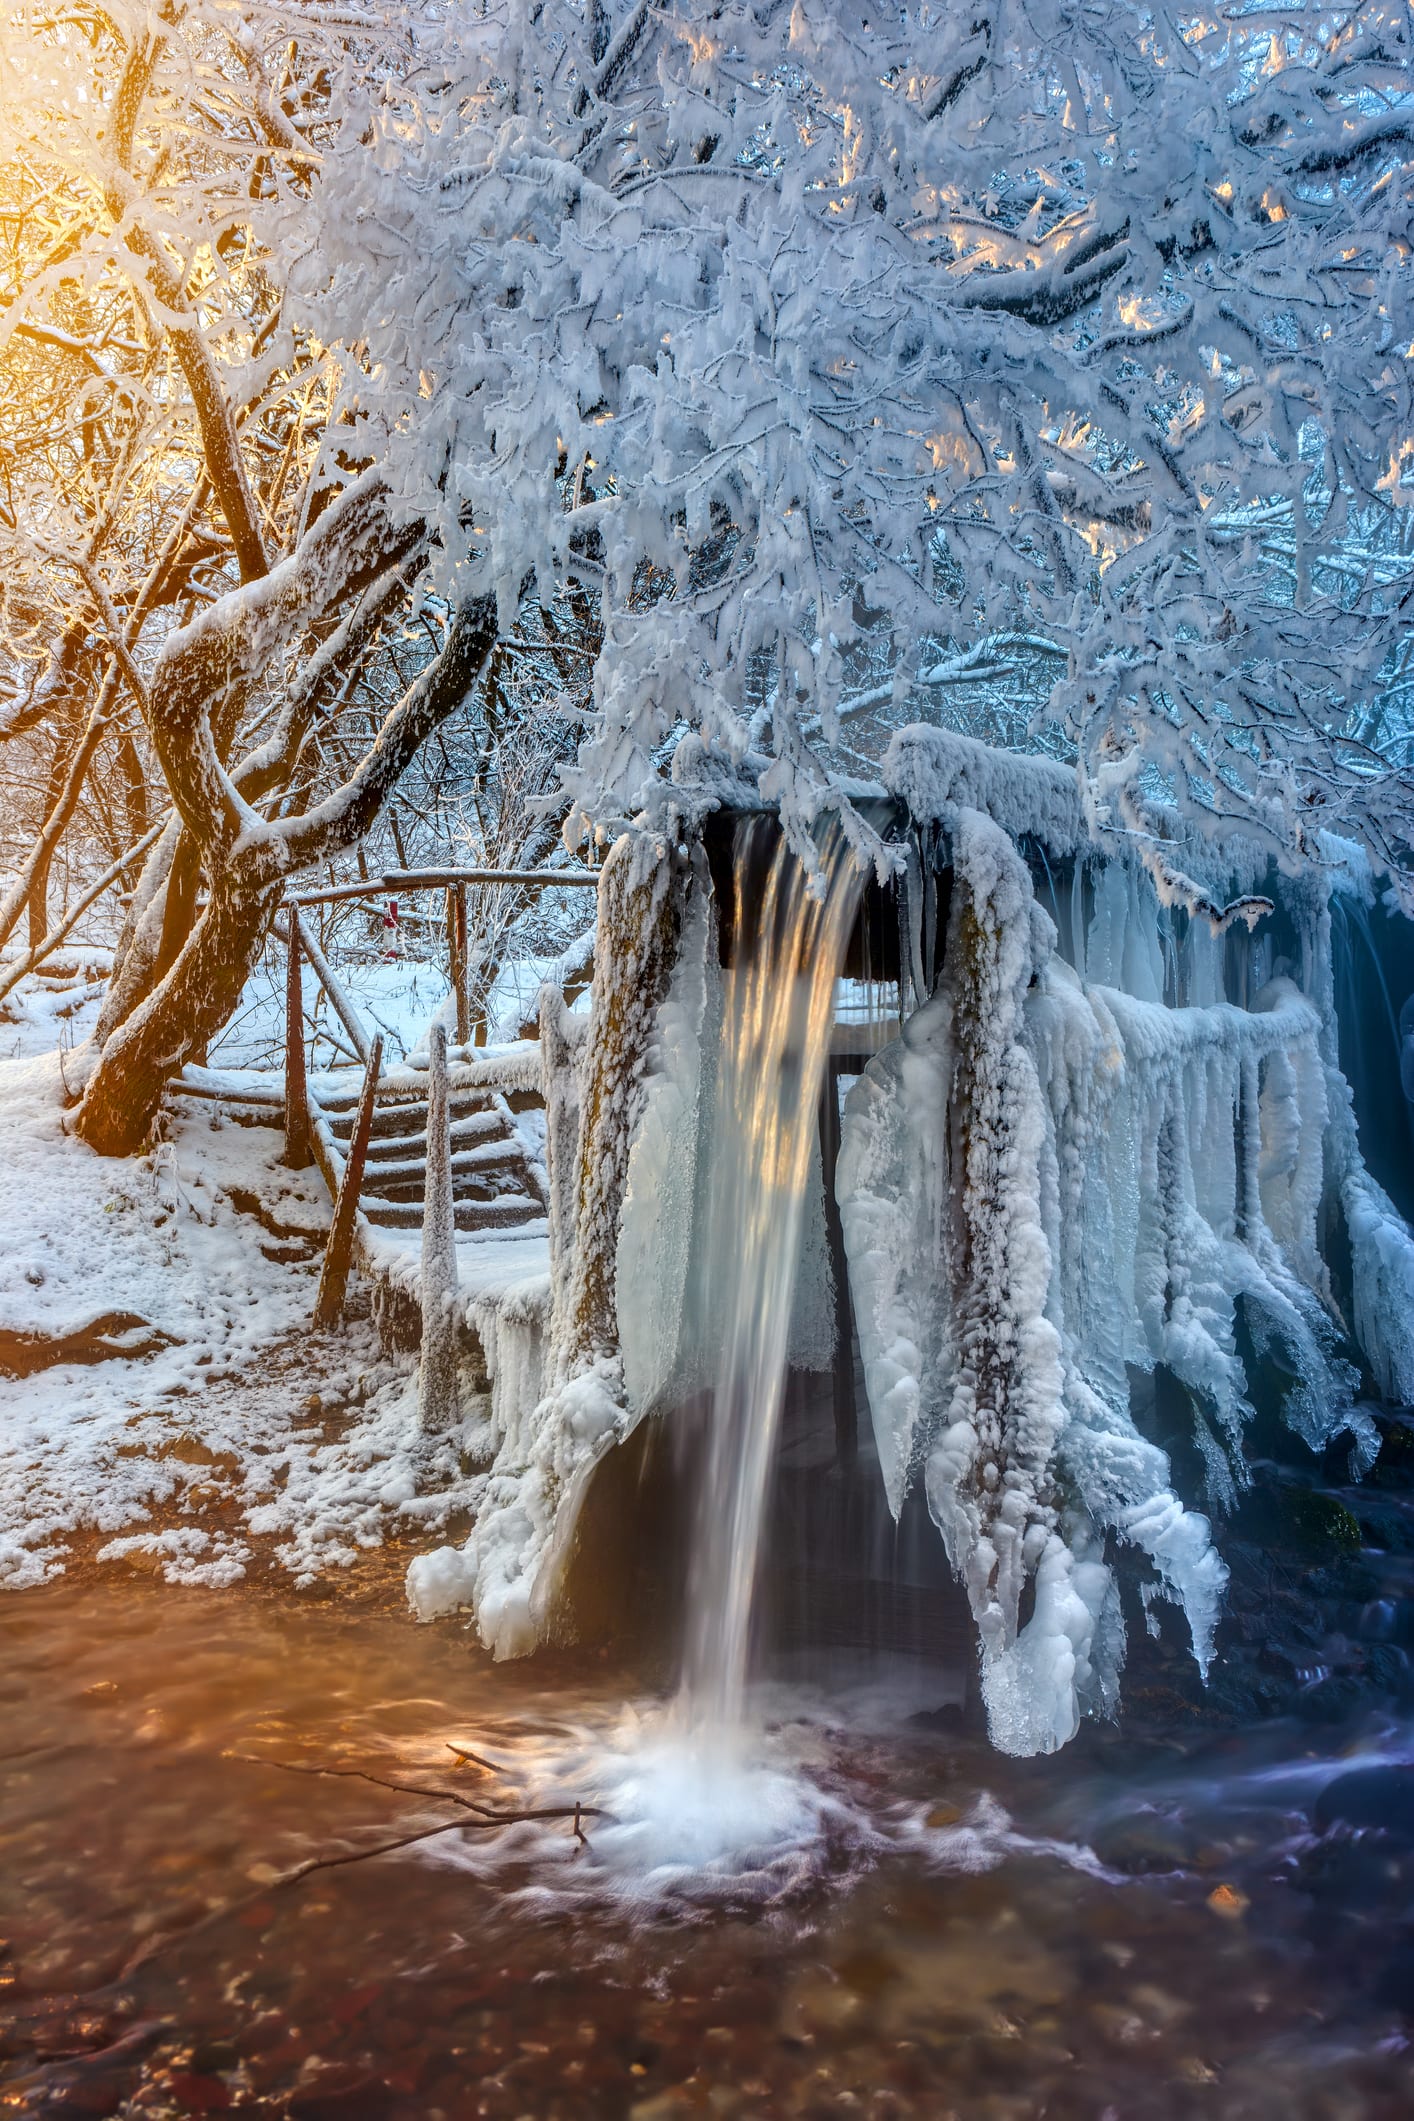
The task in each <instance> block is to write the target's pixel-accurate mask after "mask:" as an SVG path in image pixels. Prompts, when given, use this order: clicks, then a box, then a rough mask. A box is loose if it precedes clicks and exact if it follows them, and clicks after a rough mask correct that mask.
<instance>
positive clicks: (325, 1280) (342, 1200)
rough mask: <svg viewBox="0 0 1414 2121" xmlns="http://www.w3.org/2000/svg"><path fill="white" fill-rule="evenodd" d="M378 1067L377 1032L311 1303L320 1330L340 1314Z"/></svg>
mask: <svg viewBox="0 0 1414 2121" xmlns="http://www.w3.org/2000/svg"><path fill="white" fill-rule="evenodd" d="M382 1066H383V1034H382V1032H381V1031H380V1032H379V1033H378V1034H377V1036H376V1037H375V1038H374V1041H373V1046H372V1050H371V1051H370V1053H369V1056H368V1066H367V1067H366V1068H365V1069H364V1072H363V1094H362V1096H361V1097H360V1098H359V1101H358V1116H357V1118H356V1119H355V1120H354V1130H353V1139H352V1141H351V1142H350V1143H349V1154H348V1161H347V1163H346V1164H345V1165H344V1175H343V1177H342V1178H341V1179H340V1180H339V1193H338V1198H337V1199H336V1200H335V1202H334V1220H333V1222H332V1223H331V1224H330V1225H329V1242H328V1244H327V1245H326V1246H325V1248H324V1266H323V1270H322V1272H321V1273H320V1276H319V1294H318V1296H317V1297H316V1298H315V1303H314V1324H315V1328H316V1330H317V1331H318V1332H321V1333H322V1332H325V1331H326V1330H327V1329H328V1328H329V1327H330V1326H336V1325H337V1324H338V1322H339V1320H340V1318H341V1317H342V1316H343V1311H344V1297H345V1295H346V1294H347V1292H348V1286H349V1268H350V1266H351V1265H352V1263H353V1241H354V1226H355V1224H356V1223H357V1221H358V1198H359V1194H360V1193H361V1192H362V1190H363V1167H364V1165H365V1163H366V1162H367V1161H368V1137H369V1135H370V1134H371V1133H372V1131H373V1100H374V1097H375V1095H376V1093H377V1090H378V1076H379V1071H380V1070H381V1068H382Z"/></svg>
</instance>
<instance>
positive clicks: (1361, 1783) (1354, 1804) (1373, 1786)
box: [1314, 1765, 1414, 1840]
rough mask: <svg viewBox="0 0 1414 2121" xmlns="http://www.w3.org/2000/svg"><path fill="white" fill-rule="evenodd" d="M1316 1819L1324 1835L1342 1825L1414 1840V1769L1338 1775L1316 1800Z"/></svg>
mask: <svg viewBox="0 0 1414 2121" xmlns="http://www.w3.org/2000/svg"><path fill="white" fill-rule="evenodd" d="M1314 1818H1315V1823H1316V1826H1317V1828H1318V1830H1319V1831H1320V1832H1321V1833H1325V1832H1326V1830H1327V1829H1328V1828H1329V1827H1331V1826H1334V1825H1336V1824H1337V1823H1339V1824H1340V1825H1342V1826H1350V1827H1363V1828H1372V1829H1376V1830H1378V1831H1379V1832H1381V1833H1385V1834H1392V1835H1396V1836H1398V1837H1399V1838H1400V1839H1401V1840H1414V1767H1406V1766H1403V1765H1389V1766H1382V1767H1369V1768H1356V1769H1355V1770H1353V1772H1352V1773H1350V1774H1348V1775H1338V1776H1337V1777H1336V1779H1335V1781H1334V1782H1329V1783H1327V1785H1326V1787H1325V1788H1324V1789H1323V1790H1322V1791H1321V1794H1320V1796H1319V1797H1318V1798H1317V1799H1316V1804H1315V1810H1314Z"/></svg>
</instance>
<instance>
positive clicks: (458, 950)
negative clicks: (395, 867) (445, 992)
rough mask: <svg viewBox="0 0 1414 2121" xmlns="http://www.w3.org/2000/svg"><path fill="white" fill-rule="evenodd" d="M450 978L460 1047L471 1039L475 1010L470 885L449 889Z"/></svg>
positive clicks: (448, 972) (448, 948) (448, 953)
mask: <svg viewBox="0 0 1414 2121" xmlns="http://www.w3.org/2000/svg"><path fill="white" fill-rule="evenodd" d="M447 975H448V978H449V979H450V980H451V983H452V993H453V995H454V996H455V998H456V1005H457V1044H458V1045H459V1046H465V1045H466V1044H467V1043H468V1041H469V1040H470V1038H471V1007H470V1003H469V1001H468V998H467V991H466V885H465V884H449V885H448V886H447Z"/></svg>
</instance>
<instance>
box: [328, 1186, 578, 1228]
mask: <svg viewBox="0 0 1414 2121" xmlns="http://www.w3.org/2000/svg"><path fill="white" fill-rule="evenodd" d="M359 1205H360V1206H361V1207H362V1209H363V1212H364V1214H365V1215H366V1216H367V1217H368V1220H369V1221H370V1222H371V1223H373V1224H374V1225H375V1226H376V1227H377V1228H378V1229H380V1230H420V1229H421V1228H422V1202H421V1201H420V1200H411V1201H396V1200H372V1199H369V1198H368V1196H367V1195H365V1196H364V1198H363V1199H362V1200H361V1202H360V1204H359ZM455 1214H456V1224H457V1228H458V1230H462V1231H476V1230H528V1229H529V1228H530V1227H531V1225H532V1224H543V1223H544V1220H545V1210H544V1207H543V1206H542V1205H541V1203H540V1202H539V1201H538V1200H531V1199H529V1198H528V1197H527V1198H520V1197H512V1198H510V1199H508V1198H507V1197H506V1196H505V1195H504V1194H500V1195H498V1196H497V1197H496V1199H495V1200H489V1201H479V1200H475V1201H474V1200H459V1201H458V1202H457V1203H456V1207H455Z"/></svg>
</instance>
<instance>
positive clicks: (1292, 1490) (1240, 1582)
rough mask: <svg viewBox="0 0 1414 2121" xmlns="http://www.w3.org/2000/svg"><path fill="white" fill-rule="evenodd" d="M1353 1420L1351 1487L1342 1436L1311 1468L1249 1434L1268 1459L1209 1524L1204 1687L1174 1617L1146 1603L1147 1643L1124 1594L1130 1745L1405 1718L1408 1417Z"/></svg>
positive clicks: (1412, 1653) (1290, 1447)
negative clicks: (1384, 1710) (1384, 1711)
mask: <svg viewBox="0 0 1414 2121" xmlns="http://www.w3.org/2000/svg"><path fill="white" fill-rule="evenodd" d="M1366 1411H1367V1412H1368V1413H1369V1414H1370V1415H1371V1417H1372V1418H1373V1419H1374V1421H1375V1423H1376V1425H1377V1427H1378V1428H1379V1430H1380V1434H1381V1450H1380V1456H1379V1458H1378V1460H1377V1461H1376V1463H1375V1466H1374V1467H1373V1469H1372V1471H1371V1473H1370V1475H1369V1476H1368V1478H1367V1479H1366V1480H1364V1481H1353V1480H1352V1479H1351V1478H1350V1465H1349V1458H1350V1450H1349V1443H1348V1440H1346V1441H1341V1440H1337V1442H1336V1443H1335V1444H1333V1445H1332V1446H1331V1447H1330V1449H1329V1450H1328V1451H1327V1453H1326V1455H1325V1458H1324V1460H1323V1461H1321V1460H1316V1459H1314V1458H1313V1457H1312V1456H1311V1454H1310V1452H1309V1451H1307V1450H1306V1449H1305V1447H1304V1446H1302V1445H1300V1444H1299V1443H1298V1442H1297V1441H1296V1440H1295V1439H1293V1438H1292V1437H1291V1436H1290V1435H1289V1433H1286V1432H1282V1434H1281V1435H1280V1437H1277V1436H1276V1435H1275V1434H1274V1433H1273V1431H1272V1429H1271V1428H1270V1427H1268V1425H1266V1424H1261V1425H1260V1428H1261V1431H1262V1433H1261V1434H1260V1437H1259V1441H1260V1442H1261V1444H1262V1445H1264V1446H1265V1445H1266V1444H1267V1443H1269V1442H1270V1443H1271V1444H1272V1446H1273V1449H1272V1455H1271V1456H1270V1457H1263V1458H1260V1459H1258V1460H1257V1462H1256V1463H1255V1464H1254V1466H1253V1469H1252V1484H1251V1487H1250V1488H1249V1489H1248V1490H1247V1492H1246V1493H1245V1494H1244V1496H1243V1498H1242V1500H1241V1502H1240V1503H1239V1505H1238V1507H1237V1509H1236V1510H1235V1511H1234V1513H1233V1515H1232V1516H1231V1517H1230V1518H1229V1519H1228V1520H1227V1521H1226V1522H1223V1521H1222V1520H1217V1521H1216V1522H1215V1524H1214V1535H1215V1540H1216V1544H1217V1546H1218V1549H1219V1551H1220V1552H1221V1554H1222V1557H1223V1559H1224V1561H1225V1562H1226V1563H1227V1566H1228V1569H1229V1571H1230V1575H1231V1581H1230V1584H1229V1588H1228V1595H1227V1600H1226V1610H1225V1614H1224V1617H1223V1621H1222V1623H1221V1626H1220V1628H1219V1631H1218V1641H1217V1651H1216V1655H1215V1657H1214V1660H1213V1665H1212V1669H1211V1671H1210V1674H1209V1679H1208V1684H1207V1685H1206V1687H1205V1686H1204V1685H1203V1684H1202V1682H1201V1681H1200V1680H1199V1678H1198V1675H1197V1673H1196V1671H1195V1670H1194V1668H1193V1664H1192V1657H1191V1653H1190V1651H1189V1646H1188V1642H1187V1630H1186V1628H1184V1627H1183V1626H1182V1624H1181V1621H1180V1620H1179V1617H1178V1616H1177V1615H1176V1614H1175V1613H1173V1612H1172V1610H1171V1609H1168V1608H1165V1607H1163V1606H1157V1607H1155V1608H1154V1609H1153V1613H1154V1615H1155V1616H1156V1619H1157V1628H1158V1632H1157V1636H1151V1635H1150V1634H1149V1632H1148V1631H1147V1630H1146V1627H1145V1616H1144V1615H1143V1614H1142V1612H1141V1611H1140V1610H1139V1601H1138V1597H1137V1595H1133V1596H1132V1598H1131V1600H1130V1601H1129V1602H1128V1620H1129V1662H1128V1670H1127V1672H1126V1675H1125V1683H1124V1689H1123V1697H1122V1706H1121V1718H1122V1721H1123V1725H1124V1728H1125V1730H1126V1731H1127V1732H1129V1733H1130V1735H1132V1736H1133V1735H1139V1734H1142V1732H1143V1731H1145V1730H1149V1729H1154V1730H1158V1729H1161V1728H1163V1727H1165V1726H1166V1727H1167V1728H1168V1729H1169V1730H1170V1731H1173V1730H1174V1729H1175V1728H1181V1727H1182V1726H1183V1725H1185V1724H1186V1725H1188V1726H1189V1727H1194V1726H1196V1727H1198V1728H1203V1727H1207V1728H1210V1729H1212V1728H1227V1729H1232V1728H1234V1727H1237V1726H1242V1725H1248V1724H1252V1723H1254V1722H1258V1721H1261V1720H1263V1719H1265V1718H1269V1717H1279V1716H1282V1717H1296V1718H1299V1719H1300V1720H1301V1721H1302V1722H1305V1723H1309V1724H1312V1725H1316V1726H1334V1725H1337V1724H1341V1723H1344V1722H1346V1721H1347V1720H1349V1719H1350V1718H1352V1717H1355V1716H1358V1715H1359V1714H1360V1712H1361V1711H1362V1710H1364V1709H1366V1708H1375V1707H1378V1706H1380V1705H1387V1706H1388V1707H1390V1708H1392V1709H1394V1710H1396V1711H1397V1712H1401V1713H1408V1712H1409V1711H1410V1710H1411V1709H1414V1412H1411V1410H1409V1409H1407V1408H1397V1407H1379V1406H1369V1407H1367V1408H1366ZM1352 1823H1354V1822H1352Z"/></svg>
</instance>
